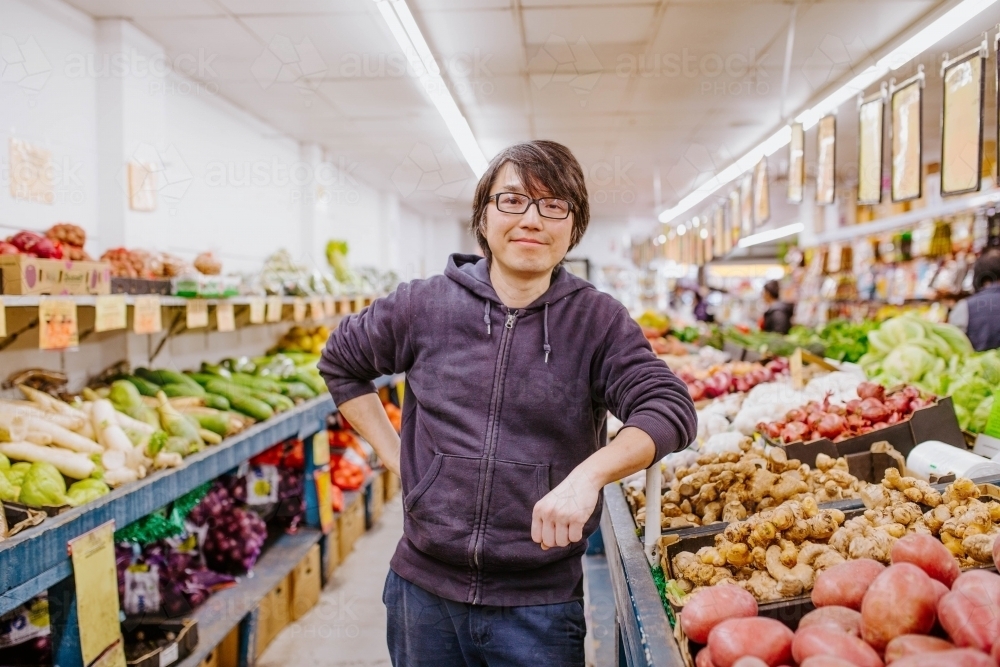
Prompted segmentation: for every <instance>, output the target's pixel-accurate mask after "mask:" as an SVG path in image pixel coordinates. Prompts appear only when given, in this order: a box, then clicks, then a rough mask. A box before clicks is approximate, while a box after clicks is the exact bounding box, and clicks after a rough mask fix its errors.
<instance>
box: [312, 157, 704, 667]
mask: <svg viewBox="0 0 1000 667" xmlns="http://www.w3.org/2000/svg"><path fill="white" fill-rule="evenodd" d="M589 217H590V208H589V205H588V203H587V190H586V186H585V184H584V177H583V171H582V170H581V168H580V165H579V163H578V162H577V161H576V159H575V158H574V157H573V155H572V153H570V151H569V150H568V149H567V148H566V147H564V146H561V145H559V144H557V143H553V142H550V141H532V142H529V143H525V144H519V145H516V146H512V147H510V148H508V149H506V150H504V151H503V152H501V153H500V154H499V155H498V156H497V157H496V158H494V159H493V161H492V162H491V163H490V165H489V168H488V169H487V171H486V173H485V174H484V175H483V177H482V179H481V180H480V182H479V185H478V187H477V189H476V194H475V201H474V204H473V214H472V232H473V234H474V235H475V237H476V240H477V241H478V243H479V246H480V247H481V248H482V250H483V253H484V254H485V257H477V256H474V255H452V257H451V259H450V260H449V262H448V266H447V268H446V270H445V274H444V275H443V276H437V277H434V278H430V279H428V280H415V281H413V282H410V283H408V284H403V285H400V286H399V287H398V288H397V289H396V291H395V292H393V293H392V294H390V295H389V296H387V297H385V298H383V299H379V300H377V301H375V302H374V303H373V304H372V305H371V306H370V307H369V308H368V309H366V310H364V311H363V312H361V313H360V314H358V315H356V316H352V317H349V318H346V319H345V320H344V321H343V322H342V323H341V325H340V327H339V328H338V329H337V330H336V331H335V332H334V333H333V335H332V336H330V340H329V342H328V344H327V347H326V349H325V350H324V352H323V359H322V361H321V362H320V370H321V371H322V373H323V375H324V377H325V379H326V381H327V384H328V386H329V388H330V393H331V394H332V395H333V398H334V400H335V401H336V403H337V405H338V406H339V409H340V411H341V412H342V413H343V414H344V415H345V416H346V417H347V419H348V420H349V421H350V422H351V424H353V425H354V427H355V428H357V429H358V431H359V432H360V433H361V434H362V435H363V436H364V437H365V438H366V439H367V440H368V441H369V442H370V443H371V444H372V446H373V447H374V448H375V451H377V452H378V454H379V456H380V457H381V459H382V461H383V462H384V463H385V465H386V467H388V468H389V469H390V470H393V471H395V472H398V473H400V475H401V477H402V482H403V509H404V512H405V515H404V530H403V532H404V534H403V538H402V539H401V540H400V542H399V545H398V547H397V549H396V553H395V555H394V556H393V558H392V562H391V571H390V572H389V576H388V578H387V580H386V585H385V592H384V594H383V600H384V602H385V604H386V607H387V611H388V643H389V652H390V654H391V656H392V660H393V664H394V665H396V667H402V666H423V665H435V666H450V665H567V666H569V665H573V666H576V665H583V664H584V655H583V638H584V635H585V633H586V626H585V623H584V615H583V603H582V598H583V586H582V578H583V577H582V563H581V559H580V557H581V554H582V553H583V551H584V550H585V547H586V543H585V539H586V537H587V536H589V535H590V534H591V533H592V532H593V531H594V530H596V528H597V525H598V522H599V519H600V493H601V489H602V488H603V487H604V485H605V484H608V483H610V482H612V481H615V480H617V479H620V478H621V477H624V476H626V475H629V474H631V473H633V472H636V471H638V470H642V469H644V468H647V467H649V466H650V465H652V464H653V463H654V462H655V461H659V460H660V459H661V458H662V457H663V456H664V455H666V454H668V453H670V452H672V451H675V450H677V449H681V448H684V447H686V446H687V445H688V444H689V443H690V442H691V441H692V440H693V439H694V435H695V432H696V418H695V412H694V406H693V404H692V403H691V398H690V397H689V396H688V393H687V389H686V387H685V385H684V384H683V383H682V382H681V381H680V380H678V379H677V378H676V377H675V376H674V375H673V374H672V373H671V372H670V371H669V370H668V369H667V366H666V365H665V364H664V363H663V362H662V361H660V360H658V359H657V358H656V357H655V356H654V355H653V353H652V351H651V350H650V347H649V345H648V343H647V342H646V340H645V338H644V337H643V335H642V331H641V330H640V328H639V326H638V325H637V324H636V323H635V322H633V321H632V319H631V318H630V317H629V315H628V312H627V311H626V309H625V308H624V307H623V306H622V305H621V304H620V303H618V302H617V301H615V300H614V299H613V298H611V297H610V296H608V295H605V294H602V293H600V292H597V291H596V290H595V289H594V288H593V287H592V286H591V285H590V284H589V283H587V282H586V281H584V280H582V279H580V278H577V277H575V276H573V275H572V274H570V273H569V272H568V271H566V270H564V269H562V268H561V267H560V266H559V264H560V262H562V260H563V259H564V258H565V257H566V253H567V252H568V251H569V250H570V248H572V247H573V246H575V245H576V244H577V243H578V242H579V241H580V238H581V237H582V236H583V233H584V231H585V230H586V228H587V223H588V222H589ZM399 372H405V373H406V394H405V397H404V401H403V421H402V424H403V428H402V441H400V439H399V438H398V437H397V436H396V434H395V432H394V431H393V429H392V427H391V426H390V425H389V421H388V419H387V418H386V416H385V413H384V411H383V409H382V406H381V404H380V403H379V400H378V398H377V396H376V395H375V393H374V387H373V385H372V384H371V381H372V380H373V379H374V378H376V377H378V376H379V375H385V374H390V373H399ZM608 410H610V411H611V412H612V413H614V414H615V415H616V416H617V417H618V418H619V419H621V420H622V421H623V422H624V423H625V426H624V428H622V430H621V431H620V432H619V434H618V437H617V438H616V439H615V440H614V442H613V443H612V444H611V445H609V446H607V447H602V446H603V445H604V444H605V440H606V417H607V411H608Z"/></svg>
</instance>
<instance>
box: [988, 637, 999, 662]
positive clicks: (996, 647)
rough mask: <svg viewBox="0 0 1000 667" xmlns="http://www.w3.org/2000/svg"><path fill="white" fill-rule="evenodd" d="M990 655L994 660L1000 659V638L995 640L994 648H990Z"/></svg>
mask: <svg viewBox="0 0 1000 667" xmlns="http://www.w3.org/2000/svg"><path fill="white" fill-rule="evenodd" d="M990 657H992V658H993V659H994V660H997V661H1000V639H997V640H996V641H995V642H993V648H991V649H990Z"/></svg>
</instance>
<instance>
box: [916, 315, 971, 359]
mask: <svg viewBox="0 0 1000 667" xmlns="http://www.w3.org/2000/svg"><path fill="white" fill-rule="evenodd" d="M927 326H928V327H929V328H930V329H931V330H932V331H933V332H934V333H935V334H936V335H938V336H939V337H941V338H942V339H943V340H944V341H945V342H946V343H947V344H948V346H949V347H951V350H952V352H953V353H954V354H957V355H958V356H960V357H962V358H965V357H968V356H970V355H971V354H972V353H973V352H975V350H974V349H973V347H972V343H971V342H970V341H969V337H968V336H966V335H965V333H964V332H963V331H962V330H961V329H959V328H958V327H956V326H953V325H951V324H932V323H927Z"/></svg>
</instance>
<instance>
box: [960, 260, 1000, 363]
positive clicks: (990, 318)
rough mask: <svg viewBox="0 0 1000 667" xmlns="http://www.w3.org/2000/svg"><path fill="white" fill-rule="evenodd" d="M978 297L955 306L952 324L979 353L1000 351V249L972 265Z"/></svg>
mask: <svg viewBox="0 0 1000 667" xmlns="http://www.w3.org/2000/svg"><path fill="white" fill-rule="evenodd" d="M972 289H973V290H975V294H973V295H972V296H970V297H969V298H968V299H963V300H962V301H959V302H958V303H956V304H955V307H954V308H952V310H951V314H950V315H949V316H948V322H949V323H950V324H954V325H955V326H956V327H958V328H959V329H961V330H962V331H964V332H965V333H966V334H967V335H968V336H969V340H970V341H972V347H974V348H976V351H978V352H982V351H984V350H992V349H994V348H997V347H1000V249H997V248H989V249H988V250H985V251H984V252H983V254H982V255H980V256H979V259H977V260H976V263H975V264H973V265H972Z"/></svg>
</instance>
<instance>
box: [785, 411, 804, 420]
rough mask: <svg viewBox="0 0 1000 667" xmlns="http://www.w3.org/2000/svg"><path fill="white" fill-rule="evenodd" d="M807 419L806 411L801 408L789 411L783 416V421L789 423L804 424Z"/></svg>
mask: <svg viewBox="0 0 1000 667" xmlns="http://www.w3.org/2000/svg"><path fill="white" fill-rule="evenodd" d="M807 418H808V415H807V414H806V411H805V410H803V409H802V408H795V409H794V410H789V411H788V413H787V414H786V415H785V421H790V422H805V421H806V419H807Z"/></svg>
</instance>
